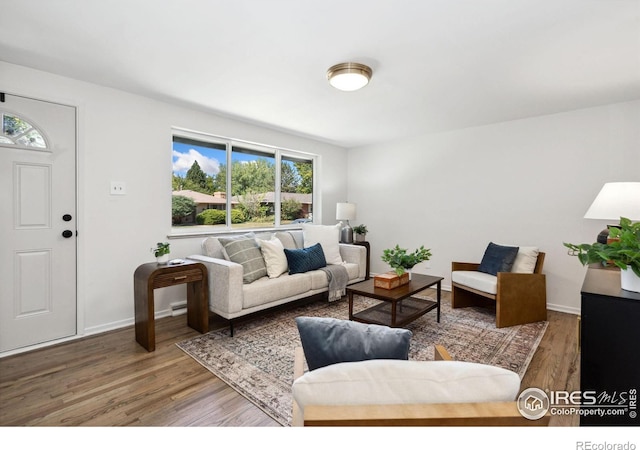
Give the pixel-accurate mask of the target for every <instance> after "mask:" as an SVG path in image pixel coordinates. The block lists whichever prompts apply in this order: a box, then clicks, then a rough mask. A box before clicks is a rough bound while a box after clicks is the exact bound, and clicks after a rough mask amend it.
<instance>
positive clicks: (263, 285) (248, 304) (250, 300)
mask: <svg viewBox="0 0 640 450" xmlns="http://www.w3.org/2000/svg"><path fill="white" fill-rule="evenodd" d="M309 273H310V272H309ZM309 273H298V274H295V275H289V274H287V273H284V274H282V275H280V276H279V277H278V278H268V277H263V278H260V279H259V280H256V281H254V282H253V283H251V284H244V285H243V286H242V308H243V309H248V308H253V307H256V306H261V305H266V304H268V303H272V302H277V301H279V300H283V299H286V298H289V297H297V298H300V297H302V296H304V295H306V294H307V293H308V292H309V291H310V290H311V276H310V275H309Z"/></svg>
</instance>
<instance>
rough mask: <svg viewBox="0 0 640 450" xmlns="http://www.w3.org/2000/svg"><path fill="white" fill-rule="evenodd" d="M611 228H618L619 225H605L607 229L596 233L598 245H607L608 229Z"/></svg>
mask: <svg viewBox="0 0 640 450" xmlns="http://www.w3.org/2000/svg"><path fill="white" fill-rule="evenodd" d="M611 228H620V225H619V224H618V225H607V228H605V229H604V230H602V231H601V232H600V233H598V238H597V239H596V242H598V243H599V244H608V243H609V229H611Z"/></svg>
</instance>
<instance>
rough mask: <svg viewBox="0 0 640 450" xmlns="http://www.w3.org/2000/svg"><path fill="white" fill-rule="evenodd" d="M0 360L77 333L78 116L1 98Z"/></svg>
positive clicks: (72, 111) (61, 109) (72, 110)
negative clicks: (28, 347)
mask: <svg viewBox="0 0 640 450" xmlns="http://www.w3.org/2000/svg"><path fill="white" fill-rule="evenodd" d="M0 127H1V129H0V206H1V208H2V214H1V215H0V243H1V245H0V353H2V352H7V351H10V350H15V349H20V348H23V347H27V346H30V345H34V344H39V343H43V342H47V341H51V340H55V339H60V338H64V337H67V336H73V335H75V334H76V311H77V308H76V110H75V108H73V107H70V106H64V105H58V104H55V103H50V102H45V101H39V100H33V99H29V98H25V97H19V96H15V95H9V94H0Z"/></svg>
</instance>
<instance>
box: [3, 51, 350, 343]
mask: <svg viewBox="0 0 640 450" xmlns="http://www.w3.org/2000/svg"><path fill="white" fill-rule="evenodd" d="M0 86H2V90H3V91H4V92H7V93H11V94H18V95H24V96H30V97H33V98H37V99H42V100H49V101H54V102H60V103H65V104H70V105H75V106H78V107H79V140H78V144H79V155H78V156H79V186H78V192H79V210H78V230H79V235H78V245H79V259H78V301H79V306H80V318H79V333H80V334H90V333H95V332H99V331H104V330H107V329H111V328H115V327H120V326H124V325H129V324H132V323H133V273H134V271H135V269H136V267H137V266H138V265H140V264H141V263H144V262H151V261H154V260H155V259H154V257H153V254H152V253H151V252H150V251H149V250H150V248H151V247H152V246H153V245H154V244H155V243H156V242H158V241H160V240H165V239H166V237H167V234H168V233H169V232H170V228H171V221H170V215H171V214H170V209H171V127H172V126H178V127H184V128H189V129H193V130H198V131H203V132H208V133H212V134H218V135H223V136H228V137H233V138H241V139H246V140H250V141H255V142H260V143H264V144H270V145H275V146H281V147H284V148H291V149H297V150H301V151H306V152H310V153H315V154H318V155H320V167H319V168H318V171H317V176H319V181H320V186H322V193H321V194H322V197H321V204H320V205H316V210H315V211H314V213H315V214H316V217H322V216H320V215H319V212H320V210H324V211H325V214H324V219H323V222H324V223H328V224H333V223H335V212H334V211H335V204H336V202H338V201H343V200H344V199H345V198H346V161H347V152H346V150H345V149H342V148H339V147H336V146H331V145H328V144H323V143H319V142H316V141H312V140H309V139H304V138H301V137H297V136H293V135H289V134H285V133H281V132H277V131H273V130H269V129H266V128H261V127H258V126H254V125H249V124H246V123H242V122H239V121H236V120H231V119H228V118H223V117H220V116H216V115H213V114H205V113H203V112H198V111H195V110H191V109H187V108H182V107H178V106H173V105H169V104H166V103H163V102H159V101H155V100H151V99H148V98H144V97H140V96H137V95H132V94H129V93H126V92H122V91H118V90H114V89H110V88H105V87H101V86H97V85H93V84H89V83H85V82H80V81H77V80H73V79H70V78H65V77H60V76H56V75H52V74H49V73H45V72H41V71H37V70H32V69H29V68H25V67H21V66H16V65H11V64H7V63H4V62H1V61H0ZM112 180H113V181H123V182H125V183H126V188H127V195H125V196H111V195H110V194H109V186H110V182H111V181H112ZM201 240H202V238H190V239H174V240H171V256H172V257H173V258H178V257H184V256H187V255H189V254H193V253H199V247H200V242H201ZM185 298H186V289H185V288H184V286H178V287H173V288H167V289H162V290H157V291H156V312H158V311H164V310H167V309H168V308H169V304H170V303H171V302H174V301H176V300H184V299H185ZM185 320H186V319H185Z"/></svg>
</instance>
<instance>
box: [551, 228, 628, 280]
mask: <svg viewBox="0 0 640 450" xmlns="http://www.w3.org/2000/svg"><path fill="white" fill-rule="evenodd" d="M563 244H564V246H565V247H567V248H568V249H569V254H570V255H571V256H577V257H578V260H579V261H580V262H581V263H582V265H587V264H593V263H601V264H614V265H616V266H617V267H619V268H620V283H621V287H622V289H624V290H626V291H633V292H640V222H636V223H633V222H631V220H630V219H627V218H625V217H621V218H620V225H619V227H613V226H612V227H610V228H609V239H607V243H606V244H602V243H599V242H594V243H593V244H570V243H567V242H564V243H563Z"/></svg>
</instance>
